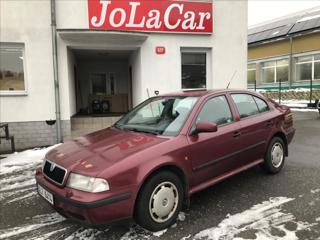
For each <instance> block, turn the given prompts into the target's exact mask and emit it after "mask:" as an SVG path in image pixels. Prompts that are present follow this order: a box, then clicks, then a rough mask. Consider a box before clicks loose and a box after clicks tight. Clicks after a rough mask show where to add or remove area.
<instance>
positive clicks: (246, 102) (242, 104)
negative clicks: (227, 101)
mask: <svg viewBox="0 0 320 240" xmlns="http://www.w3.org/2000/svg"><path fill="white" fill-rule="evenodd" d="M231 96H232V99H233V101H234V103H235V104H236V106H237V109H238V113H239V115H240V118H246V117H250V116H253V115H255V114H258V113H259V110H258V107H257V104H256V102H255V101H254V99H253V97H252V96H251V95H249V94H232V95H231Z"/></svg>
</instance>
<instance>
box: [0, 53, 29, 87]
mask: <svg viewBox="0 0 320 240" xmlns="http://www.w3.org/2000/svg"><path fill="white" fill-rule="evenodd" d="M25 90H26V88H25V80H24V69H23V49H22V48H3V47H1V48H0V92H21V91H25Z"/></svg>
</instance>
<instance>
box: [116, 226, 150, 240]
mask: <svg viewBox="0 0 320 240" xmlns="http://www.w3.org/2000/svg"><path fill="white" fill-rule="evenodd" d="M151 237H152V235H151V232H149V231H148V230H146V229H144V228H142V227H140V226H138V225H135V226H133V227H131V228H130V230H129V231H128V232H126V233H125V234H124V235H123V236H122V237H121V238H120V240H149V239H151Z"/></svg>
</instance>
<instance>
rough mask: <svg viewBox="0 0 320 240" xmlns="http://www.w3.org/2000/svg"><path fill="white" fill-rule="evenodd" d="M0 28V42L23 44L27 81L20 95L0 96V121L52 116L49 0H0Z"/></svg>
mask: <svg viewBox="0 0 320 240" xmlns="http://www.w3.org/2000/svg"><path fill="white" fill-rule="evenodd" d="M39 9H40V10H39ZM35 12H36V13H37V14H36V15H35ZM0 29H1V34H0V42H1V43H4V44H5V43H21V44H24V61H25V63H24V64H25V69H24V76H25V82H26V84H27V94H26V95H24V96H12V95H11V96H0V122H25V121H42V122H43V121H45V120H50V119H55V108H54V106H55V105H54V89H53V86H54V83H53V67H52V48H51V28H50V1H42V0H34V1H23V2H22V1H15V0H4V1H0Z"/></svg>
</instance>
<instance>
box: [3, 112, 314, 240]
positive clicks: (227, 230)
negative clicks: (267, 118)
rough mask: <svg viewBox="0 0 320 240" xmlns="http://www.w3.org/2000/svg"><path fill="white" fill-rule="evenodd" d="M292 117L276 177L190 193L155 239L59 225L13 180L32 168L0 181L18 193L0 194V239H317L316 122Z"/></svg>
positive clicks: (28, 187) (255, 174)
mask: <svg viewBox="0 0 320 240" xmlns="http://www.w3.org/2000/svg"><path fill="white" fill-rule="evenodd" d="M294 119H295V122H294V124H295V128H296V129H297V131H296V135H295V137H294V140H293V142H292V143H291V145H290V146H289V157H288V158H287V159H286V163H285V166H284V168H283V170H282V171H281V172H280V173H279V174H277V175H267V174H265V173H264V172H263V171H261V170H260V168H259V167H256V168H253V169H250V170H247V171H245V172H242V173H240V174H238V175H236V176H234V177H231V178H229V179H227V180H225V181H223V182H221V183H219V184H217V185H215V186H213V187H210V188H208V189H206V190H204V191H202V192H200V193H197V194H195V195H193V196H192V198H191V207H190V209H189V210H184V212H183V213H181V214H180V217H179V220H177V223H176V224H175V225H174V226H173V227H172V228H170V229H168V230H167V231H165V232H162V233H158V234H153V233H150V232H148V231H146V230H144V229H142V228H140V227H139V226H136V225H135V224H134V223H131V222H129V223H126V224H120V225H116V226H109V227H106V228H105V229H90V228H85V227H82V226H80V225H78V224H76V223H73V222H71V221H69V220H65V219H64V218H62V217H60V216H59V215H58V214H56V213H55V212H54V211H53V210H52V209H51V208H50V206H49V205H48V204H47V203H46V202H45V201H44V200H43V199H42V198H40V197H39V196H38V195H37V194H36V190H35V187H34V185H33V183H32V181H31V182H29V183H30V184H29V183H24V182H19V181H18V179H19V176H23V175H28V174H29V175H30V172H31V173H32V174H33V171H34V169H33V168H34V167H32V168H30V169H25V170H24V171H23V172H18V173H17V172H16V173H14V174H10V173H9V174H6V175H4V176H1V178H0V181H1V182H2V183H3V184H5V183H6V181H7V180H6V179H17V181H18V187H15V188H13V189H12V190H5V191H3V189H1V190H0V194H1V195H0V201H1V202H0V211H1V222H0V239H108V240H109V239H110V240H112V239H123V240H126V239H139V240H140V239H184V240H186V239H234V238H238V239H262V237H263V236H264V237H265V239H290V240H291V239H317V240H320V117H319V114H318V113H317V112H295V113H294ZM0 161H1V160H0ZM19 185H20V187H19ZM1 188H2V187H1ZM205 229H208V230H207V231H205V232H202V234H200V235H199V232H201V231H202V230H205ZM215 237H216V238H215Z"/></svg>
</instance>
